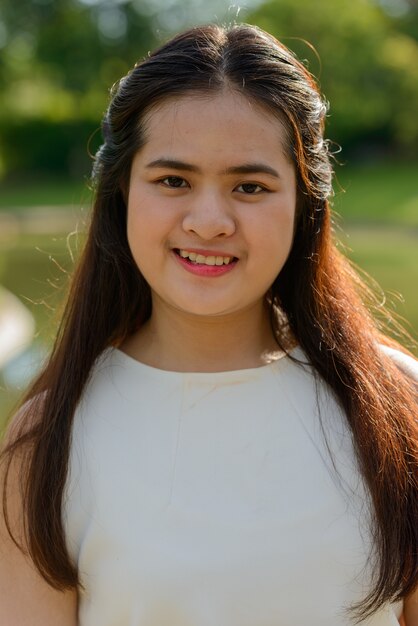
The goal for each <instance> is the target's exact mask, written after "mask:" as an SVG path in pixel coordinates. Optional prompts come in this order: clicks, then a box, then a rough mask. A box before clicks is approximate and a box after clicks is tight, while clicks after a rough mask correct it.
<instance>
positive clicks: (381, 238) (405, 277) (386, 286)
mask: <svg viewBox="0 0 418 626" xmlns="http://www.w3.org/2000/svg"><path fill="white" fill-rule="evenodd" d="M416 171H418V166H417V164H416V163H415V164H411V165H402V166H400V165H393V164H392V165H384V166H382V165H379V166H377V165H373V166H372V165H370V166H362V167H356V168H353V167H352V168H346V169H345V170H344V171H343V172H341V173H339V175H338V178H339V180H340V181H342V183H343V184H344V186H345V188H346V189H347V192H346V193H345V194H337V197H336V200H335V207H336V209H337V211H338V213H339V214H340V215H341V219H340V223H341V225H342V228H343V230H344V232H345V233H346V234H344V235H342V236H341V239H342V241H343V243H344V244H345V245H346V247H347V249H348V250H347V252H348V254H349V256H350V257H351V258H352V259H353V260H354V261H355V262H356V263H357V264H358V265H359V266H360V267H361V268H363V269H364V270H365V271H366V272H367V273H369V274H370V275H371V276H372V277H373V278H374V279H376V281H377V282H378V283H379V284H380V285H381V287H382V288H383V290H384V292H385V294H386V297H387V302H388V304H389V306H390V308H392V309H394V310H395V312H396V313H397V314H398V315H399V316H401V317H404V318H406V319H407V320H408V321H409V323H410V325H411V327H410V328H409V331H410V332H411V334H412V335H413V336H414V337H415V339H417V340H418V289H417V285H418V263H417V243H418V186H417V184H416V182H415V180H416ZM8 194H9V195H8ZM77 194H78V195H77ZM83 194H84V196H83ZM77 198H78V199H77ZM82 198H83V200H82ZM1 201H2V204H3V210H4V209H5V208H6V206H9V208H11V209H12V211H11V212H13V207H22V206H25V204H27V203H30V202H31V201H32V203H33V205H34V206H41V205H44V204H45V205H47V204H52V205H54V204H56V203H58V204H60V203H61V201H62V202H63V203H64V204H67V205H68V204H69V205H71V206H72V207H73V208H74V212H75V213H76V211H75V209H76V208H77V207H80V206H85V207H87V206H88V191H87V188H86V187H85V188H84V191H83V186H82V185H79V186H74V185H71V184H68V185H63V186H61V183H54V185H51V186H49V187H45V188H44V187H43V185H38V186H36V185H35V186H32V187H30V186H27V187H25V188H22V189H15V191H14V192H13V190H12V189H11V188H9V189H8V191H7V190H6V194H5V195H4V194H3V192H2V200H1ZM0 217H1V215H0ZM75 222H76V218H75ZM75 246H76V242H75V240H72V246H71V247H72V249H73V250H74V248H75ZM71 267H72V261H71V256H70V254H69V252H68V249H67V233H58V234H42V233H41V232H26V231H25V232H20V233H17V234H16V233H15V234H14V235H13V236H11V237H10V238H9V239H8V238H7V237H2V233H1V232H0V284H2V285H3V286H4V287H6V288H8V289H9V290H10V291H12V292H13V293H15V294H16V295H17V296H19V297H20V298H21V299H22V301H23V302H24V303H26V304H27V306H28V307H29V309H30V310H31V311H32V312H33V315H34V317H35V321H36V326H37V329H38V335H37V338H36V340H35V342H36V343H37V344H38V345H42V346H43V345H50V342H51V341H52V337H53V335H54V331H55V328H56V316H55V314H54V309H55V308H56V307H57V305H58V303H59V302H60V301H61V300H62V299H63V295H64V293H65V289H66V286H67V284H68V276H69V272H70V271H71ZM396 294H401V296H402V299H403V300H402V301H401V300H400V299H399V297H398V296H397V295H396ZM417 356H418V354H417ZM18 394H19V392H18V391H17V390H14V391H12V390H10V389H8V390H6V389H5V388H4V381H2V379H1V373H0V426H1V423H2V421H3V420H4V417H5V415H6V414H7V413H8V411H10V409H11V407H12V406H13V405H14V403H15V402H16V399H17V396H18Z"/></svg>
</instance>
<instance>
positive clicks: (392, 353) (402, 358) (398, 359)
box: [379, 345, 418, 383]
mask: <svg viewBox="0 0 418 626" xmlns="http://www.w3.org/2000/svg"><path fill="white" fill-rule="evenodd" d="M379 347H380V349H381V351H382V352H383V353H384V354H386V355H387V356H388V357H389V358H390V359H391V360H392V362H393V363H394V364H395V365H396V366H397V367H398V368H399V369H400V370H401V371H402V372H403V373H404V374H405V375H406V376H408V377H409V378H410V379H411V380H413V381H414V382H416V383H418V361H417V360H416V359H415V358H414V357H413V356H410V355H409V354H405V353H404V352H401V351H400V350H397V349H396V348H392V347H390V346H385V345H380V346H379Z"/></svg>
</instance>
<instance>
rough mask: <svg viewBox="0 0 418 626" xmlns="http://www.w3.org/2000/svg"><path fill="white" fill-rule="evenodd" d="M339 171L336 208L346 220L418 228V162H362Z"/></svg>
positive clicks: (337, 175) (339, 168) (335, 200)
mask: <svg viewBox="0 0 418 626" xmlns="http://www.w3.org/2000/svg"><path fill="white" fill-rule="evenodd" d="M335 170H336V177H335V184H334V191H335V198H334V209H335V211H336V212H337V213H339V214H340V215H341V216H342V217H343V219H344V221H348V222H354V223H356V224H357V223H362V224H396V225H403V226H409V227H414V228H417V227H418V184H417V172H418V162H417V161H415V162H414V161H412V162H410V163H406V162H405V163H399V162H392V163H370V164H367V163H365V164H363V163H362V164H361V165H354V166H353V165H351V166H349V165H347V166H341V167H340V166H336V168H335ZM344 190H345V191H344Z"/></svg>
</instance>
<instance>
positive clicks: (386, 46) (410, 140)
mask: <svg viewBox="0 0 418 626" xmlns="http://www.w3.org/2000/svg"><path fill="white" fill-rule="evenodd" d="M247 19H248V21H249V22H251V23H255V24H257V25H258V26H260V27H261V28H263V29H265V30H267V31H269V32H271V33H272V34H274V35H275V36H276V37H277V38H278V39H280V40H282V41H283V43H285V44H286V45H288V46H289V47H290V48H291V49H293V50H294V51H295V52H296V53H297V55H298V56H299V58H301V59H306V62H307V64H308V66H309V69H310V71H311V72H312V73H313V74H314V75H316V76H317V77H318V78H319V82H320V85H321V89H322V91H323V92H324V93H325V96H326V98H327V99H328V101H330V103H331V108H330V114H329V120H328V135H329V136H330V138H331V139H332V140H333V141H336V142H337V143H340V144H342V145H343V146H344V148H358V147H359V146H360V147H361V150H362V151H364V150H366V151H367V150H370V146H373V149H374V150H375V149H376V148H377V149H382V147H384V148H386V149H387V148H388V147H389V148H392V149H393V148H397V149H403V150H407V151H408V152H413V151H415V150H416V149H417V146H418V116H417V114H416V111H417V110H418V42H417V40H416V39H415V38H414V37H413V29H412V28H410V29H409V31H408V32H409V33H410V34H408V32H407V31H406V29H405V28H404V22H403V21H400V20H397V19H395V18H393V17H390V16H389V15H387V14H386V13H384V12H383V10H382V9H381V8H379V6H378V5H377V3H374V2H372V1H371V0H338V2H335V0H315V2H313V1H311V0H304V1H300V2H294V0H270V1H269V2H267V3H265V4H263V5H261V6H260V7H259V8H258V9H257V10H256V11H254V12H253V13H251V14H250V15H249V16H247ZM408 20H409V22H414V20H415V24H416V23H417V20H418V17H417V13H416V11H414V10H413V9H412V8H411V10H410V12H409V13H408ZM310 46H313V48H314V50H313V49H312V48H311V47H310ZM315 51H316V52H315Z"/></svg>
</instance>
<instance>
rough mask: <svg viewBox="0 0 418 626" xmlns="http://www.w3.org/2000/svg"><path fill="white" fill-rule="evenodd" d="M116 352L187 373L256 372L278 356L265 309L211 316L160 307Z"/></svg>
mask: <svg viewBox="0 0 418 626" xmlns="http://www.w3.org/2000/svg"><path fill="white" fill-rule="evenodd" d="M121 349H122V350H123V351H124V352H126V353H127V354H129V355H130V356H132V357H133V358H135V359H137V360H138V361H141V362H143V363H145V364H147V365H151V366H152V367H158V368H160V369H166V370H172V371H189V372H216V371H228V370H236V369H247V368H252V367H259V366H261V365H265V364H266V363H268V362H269V361H271V360H273V359H276V358H278V356H279V355H280V354H281V351H280V350H279V349H278V346H277V343H276V342H275V340H274V337H273V334H272V331H271V328H270V323H269V318H268V311H267V307H266V306H265V305H264V304H257V305H254V306H253V307H251V308H248V309H247V310H245V311H239V312H237V313H231V314H228V315H222V316H221V315H219V316H212V317H204V316H200V315H193V314H188V313H184V312H182V311H178V310H176V309H173V308H170V307H168V306H166V305H165V304H159V305H158V306H154V309H153V313H152V316H151V318H150V319H149V320H148V322H147V323H146V324H145V325H144V326H143V327H142V328H141V329H140V330H139V331H138V332H137V333H135V334H134V335H132V336H131V337H129V338H128V339H127V340H126V341H125V342H124V343H123V344H122V346H121Z"/></svg>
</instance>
